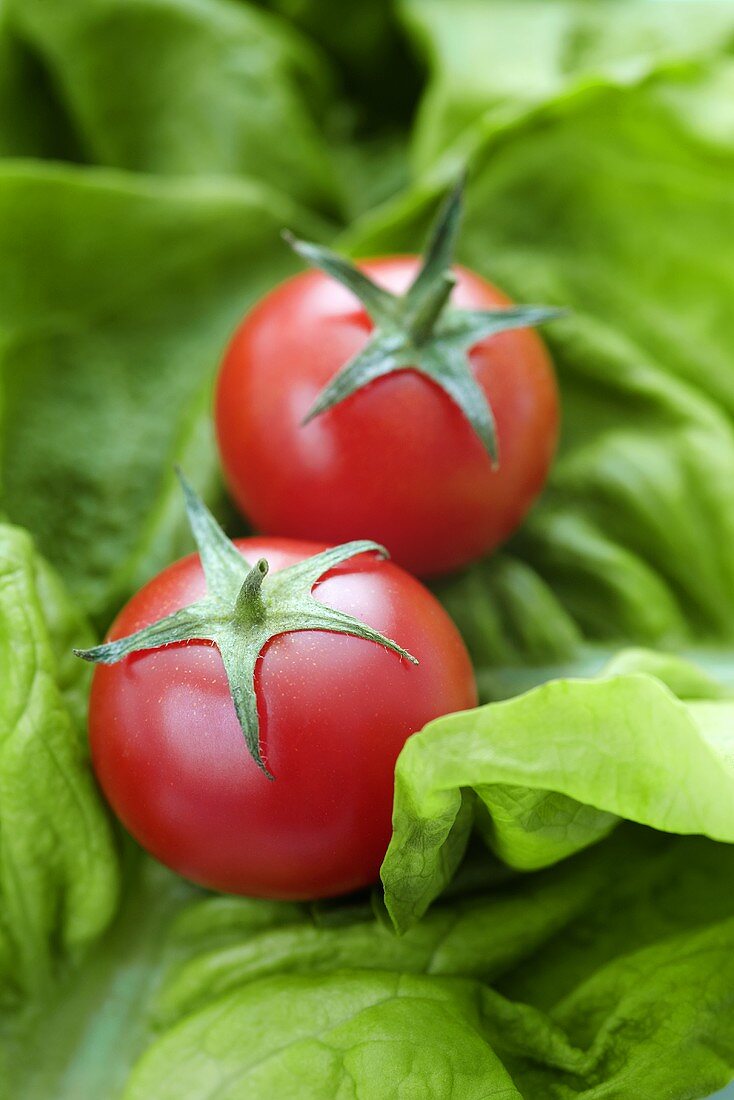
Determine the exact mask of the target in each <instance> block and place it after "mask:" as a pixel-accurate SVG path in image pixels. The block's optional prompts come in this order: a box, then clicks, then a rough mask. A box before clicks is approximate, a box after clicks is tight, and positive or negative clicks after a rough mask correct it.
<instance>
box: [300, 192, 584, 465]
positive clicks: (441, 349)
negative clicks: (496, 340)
mask: <svg viewBox="0 0 734 1100" xmlns="http://www.w3.org/2000/svg"><path fill="white" fill-rule="evenodd" d="M462 195H463V177H462V179H460V180H459V182H458V183H457V184H456V186H455V187H454V189H453V191H452V192H451V194H450V195H449V196H448V199H447V200H446V203H445V205H444V206H443V209H442V210H441V211H440V212H439V215H438V217H437V219H436V221H435V224H434V225H433V228H432V229H431V231H430V234H429V238H428V242H427V244H426V249H425V254H424V257H423V263H422V264H421V267H420V269H419V271H418V274H417V275H416V277H415V279H414V280H413V283H412V284H411V286H410V287H409V288H408V290H407V291H406V292H405V294H402V295H397V294H392V293H391V292H390V291H388V290H385V289H384V287H381V286H378V285H377V283H375V282H373V280H372V279H370V278H369V276H368V275H366V274H365V273H364V272H363V271H360V269H359V268H358V267H355V266H354V264H352V263H350V261H349V260H346V259H344V258H343V257H342V256H339V255H337V254H336V253H335V252H332V251H330V250H329V249H328V248H322V247H321V246H320V245H316V244H310V243H308V242H306V241H300V240H297V239H296V238H295V237H294V236H292V234H290V233H285V234H284V236H285V239H286V240H287V241H288V243H289V244H290V245H291V247H292V248H293V249H294V250H295V251H296V252H297V253H298V255H299V256H301V257H302V258H303V259H304V260H306V261H307V263H309V264H311V266H312V267H317V268H319V269H320V270H321V271H323V272H324V273H325V274H326V275H329V276H331V278H333V279H336V280H337V282H340V283H342V284H343V285H344V286H345V287H347V288H348V289H349V290H351V291H352V293H353V294H354V295H356V297H357V298H358V299H359V300H360V302H361V303H362V305H363V306H364V308H365V309H366V311H367V313H368V314H369V316H370V319H371V320H372V323H373V325H374V329H373V331H372V335H371V336H370V339H369V340H368V341H367V343H366V344H365V346H364V347H363V348H362V350H361V351H360V352H358V353H357V355H355V356H354V358H352V359H350V360H349V361H348V362H347V363H346V364H345V365H344V366H343V367H342V369H341V370H340V371H339V372H338V374H336V375H335V376H334V378H333V379H332V380H331V382H330V383H329V384H328V385H327V386H326V387H325V389H324V390H322V392H321V394H320V395H319V397H318V398H317V400H316V402H315V404H314V405H313V407H312V408H311V410H310V411H309V413H308V415H307V416H306V418H305V420H304V423H308V421H309V420H313V418H314V417H316V416H319V415H320V414H321V413H323V412H326V410H327V409H331V408H333V406H334V405H338V404H339V402H340V401H343V400H344V399H345V398H346V397H349V396H350V395H351V394H353V393H355V392H356V391H357V390H360V389H362V387H363V386H366V385H368V384H369V383H370V382H374V381H375V379H377V378H384V377H385V375H388V374H393V373H394V372H395V371H401V370H414V371H418V373H419V374H423V375H425V376H426V377H427V378H430V379H431V380H432V381H433V382H435V383H436V384H437V385H439V386H440V387H441V389H443V390H444V392H445V393H446V394H448V396H449V397H450V398H451V400H452V401H453V402H455V404H456V405H458V406H459V408H460V409H461V411H462V412H463V413H464V416H465V417H466V419H467V420H468V421H469V423H470V424H471V426H472V428H473V429H474V431H475V432H476V434H477V435H478V436H479V439H480V440H481V442H482V445H483V446H484V448H485V450H486V451H487V453H488V454H489V457H490V460H491V462H492V464H493V466H497V465H498V448H497V429H496V425H495V420H494V416H493V414H492V409H491V408H490V405H489V402H488V401H487V398H486V396H485V393H484V390H483V389H482V387H481V386H480V385H479V383H478V382H477V380H476V378H475V377H474V372H473V371H472V369H471V364H470V362H469V354H468V353H469V351H470V349H471V348H473V347H474V346H475V344H478V343H479V342H480V341H481V340H486V339H487V337H489V336H494V335H496V334H497V333H499V332H507V331H508V330H509V329H517V328H528V327H529V326H532V325H539V324H542V323H543V322H544V321H552V320H555V319H556V318H557V317H560V316H562V315H563V313H564V312H565V311H564V310H559V309H554V308H552V307H549V306H508V307H506V308H498V309H454V308H453V307H452V306H451V304H450V298H451V292H452V290H453V288H454V286H455V284H456V277H455V276H454V275H453V274H452V272H451V267H450V265H451V257H452V255H453V251H454V244H455V242H456V237H457V233H458V230H459V222H460V219H461V206H462Z"/></svg>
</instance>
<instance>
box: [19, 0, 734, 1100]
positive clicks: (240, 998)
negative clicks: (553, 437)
mask: <svg viewBox="0 0 734 1100" xmlns="http://www.w3.org/2000/svg"><path fill="white" fill-rule="evenodd" d="M733 43H734V4H732V3H729V2H725V0H680V2H673V0H659V2H655V3H652V2H647V0H583V2H582V0H578V2H572V0H452V3H450V4H449V3H447V2H443V0H396V2H392V0H352V2H351V3H350V4H349V5H348V18H347V17H346V6H345V5H344V4H343V3H339V2H337V0H270V2H269V3H263V4H260V5H256V4H247V3H244V2H240V0H43V2H42V0H0V158H1V160H0V509H1V510H2V516H3V519H4V520H5V521H6V522H4V523H3V524H2V525H1V526H0V657H1V658H2V660H1V662H0V667H1V668H2V672H3V691H2V700H1V702H0V1096H2V1097H5V1096H7V1097H8V1098H9V1100H72V1098H74V1100H77V1098H78V1097H80V1096H89V1097H92V1096H93V1097H104V1098H107V1097H109V1098H110V1100H138V1098H141V1097H146V1098H147V1097H150V1096H155V1097H160V1098H161V1100H165V1098H166V1097H168V1096H170V1097H171V1098H174V1097H175V1098H176V1100H204V1098H206V1097H213V1096H215V1095H216V1096H217V1097H219V1098H220V1100H222V1098H226V1100H234V1098H240V1097H242V1098H245V1097H246V1098H248V1100H249V1098H251V1097H252V1098H256V1097H258V1096H266V1095H267V1096H268V1097H272V1096H277V1097H279V1098H280V1097H283V1098H288V1097H290V1096H293V1097H299V1098H300V1097H313V1098H314V1100H316V1098H322V1097H323V1098H331V1097H339V1098H352V1097H359V1098H360V1100H364V1098H372V1097H374V1098H375V1100H377V1098H379V1100H382V1098H383V1097H391V1096H394V1097H401V1098H403V1100H404V1098H412V1097H416V1098H418V1097H421V1098H423V1097H436V1098H437V1100H443V1098H456V1100H464V1098H466V1100H472V1098H474V1097H477V1098H478V1097H482V1098H486V1097H501V1098H503V1100H509V1098H510V1097H513V1098H515V1097H521V1098H524V1100H540V1098H543V1100H545V1098H546V1097H557V1098H566V1097H572V1096H574V1097H577V1096H581V1097H585V1098H589V1100H591V1098H593V1100H602V1098H603V1100H638V1098H649V1100H663V1098H665V1100H685V1098H689V1100H690V1098H693V1097H702V1096H705V1095H707V1094H708V1093H709V1092H711V1091H712V1090H714V1089H716V1088H719V1087H722V1086H723V1085H725V1084H726V1082H727V1081H728V1080H729V1079H730V1078H731V1077H732V1076H734V1040H733V1039H732V1036H733V1035H734V994H732V989H734V974H733V973H732V959H733V958H734V950H733V948H734V931H733V929H734V893H732V886H731V884H732V882H734V876H733V874H732V872H733V871H734V867H732V858H733V857H732V852H733V851H734V849H732V847H730V844H731V842H732V841H734V820H732V813H731V806H732V794H733V793H734V774H733V773H732V760H733V759H734V742H733V737H734V734H732V729H733V728H734V720H733V719H732V702H731V698H730V695H729V694H728V689H729V688H731V687H732V686H734V552H733V551H732V546H734V320H733V319H732V311H731V308H730V303H731V301H732V298H734V244H733V243H732V241H733V237H732V232H731V230H732V228H734V198H733V197H732V196H733V195H734V187H733V186H732V184H734V106H733V104H734V95H733V94H732V93H734V58H733V57H732V44H733ZM461 164H467V165H468V168H469V182H468V188H467V202H466V216H465V223H464V229H463V234H462V238H461V244H460V259H461V260H462V261H464V262H465V263H467V264H469V265H470V266H472V267H474V268H476V269H477V270H478V271H480V272H482V273H483V274H485V275H486V276H488V277H489V278H491V279H493V280H496V281H497V282H498V283H499V284H501V285H502V286H504V287H505V288H506V289H507V290H508V291H509V292H510V293H512V294H513V295H515V296H516V297H517V298H518V299H519V300H522V301H530V300H540V301H546V302H549V303H558V304H560V305H564V306H570V307H571V309H572V312H571V313H570V315H569V316H568V317H567V318H566V319H565V320H564V321H563V322H561V323H558V324H557V325H555V326H553V328H552V329H549V331H548V339H549V342H550V344H551V348H552V352H553V355H554V359H555V362H556V365H557V370H558V376H559V382H560V386H561V393H562V400H563V411H564V424H563V433H562V440H561V448H560V453H559V458H558V462H557V464H556V467H555V470H554V472H553V475H552V478H551V482H550V484H549V487H548V490H547V492H546V493H545V495H544V497H543V499H542V501H541V502H540V504H539V505H538V506H537V508H536V509H535V510H534V512H533V513H532V515H531V517H530V518H529V521H528V522H527V524H526V525H525V527H524V528H523V530H522V532H520V533H519V534H518V535H517V536H516V537H515V538H514V539H513V541H512V542H511V544H510V545H509V546H508V547H507V548H506V549H505V550H503V551H502V553H501V554H499V555H497V556H495V557H494V558H492V559H491V560H488V561H486V562H481V563H478V564H477V565H476V566H474V567H472V568H471V569H469V570H467V571H466V572H465V573H464V574H462V575H461V576H458V577H453V578H449V579H447V580H445V581H443V582H442V583H441V584H440V585H439V586H437V590H438V592H439V594H440V596H441V598H442V599H443V600H444V602H445V604H446V606H447V607H448V609H449V610H450V612H451V613H452V614H453V615H454V617H455V619H456V620H457V622H458V623H459V625H460V627H461V629H462V631H463V633H464V635H465V638H466V640H467V643H468V645H469V647H470V650H471V652H472V656H473V658H474V661H475V665H476V669H477V676H478V680H479V684H480V689H481V694H482V697H483V699H484V700H486V701H490V700H503V699H507V700H508V701H507V702H500V703H492V704H490V705H488V706H486V707H484V708H481V709H480V710H478V711H476V712H473V713H472V714H470V715H465V716H462V715H460V716H454V717H451V718H447V719H444V720H440V721H438V722H436V723H434V724H432V726H430V727H428V729H427V730H426V731H424V732H423V733H421V734H419V735H417V736H416V737H415V738H414V739H412V740H411V742H410V743H409V745H408V747H407V749H406V751H405V752H404V754H403V756H402V757H401V760H400V762H399V765H398V772H397V785H396V811H395V836H394V840H393V844H392V846H391V849H390V852H389V853H388V857H387V860H386V863H385V866H384V868H383V880H384V886H385V896H384V901H383V899H382V896H381V895H380V897H376V898H374V899H372V900H370V899H364V898H360V899H352V900H349V901H347V902H345V903H341V904H337V905H328V906H311V907H308V906H301V907H296V906H283V905H278V904H268V903H265V902H252V901H248V900H244V899H231V898H223V897H206V896H204V895H203V894H202V893H201V892H200V891H197V890H195V889H194V888H193V887H190V886H188V885H187V884H185V883H183V882H182V881H181V880H179V879H177V878H176V877H175V876H173V875H170V874H169V873H167V872H165V871H163V870H162V869H161V868H159V867H157V866H156V865H154V864H153V863H152V862H151V861H149V860H147V859H146V858H145V857H143V856H142V855H141V854H140V853H139V852H138V851H137V850H136V849H135V848H134V846H133V845H131V843H130V842H129V841H128V840H126V839H125V838H122V837H120V836H119V834H118V833H117V832H116V831H115V829H114V827H112V826H111V825H110V822H109V820H108V818H107V816H106V812H105V810H104V808H103V806H102V803H101V801H100V799H99V797H98V795H97V793H96V789H95V787H94V784H93V782H92V779H91V776H90V772H89V768H88V762H87V758H86V742H85V736H84V711H85V706H86V689H87V679H86V673H85V671H84V668H82V667H81V666H78V665H77V664H75V663H74V662H73V660H72V659H71V658H70V656H69V652H70V647H71V645H72V644H80V643H84V642H85V641H86V640H87V638H88V637H91V635H92V634H93V633H95V632H96V633H99V632H100V631H102V630H103V629H104V628H105V627H106V625H107V623H108V622H109V619H110V617H111V615H112V614H113V613H114V611H115V610H116V609H117V608H118V607H119V606H120V605H121V603H122V602H123V601H124V600H125V599H126V598H127V596H128V595H129V594H130V593H131V592H132V591H133V590H134V589H135V588H136V587H137V586H138V585H139V584H140V583H141V582H142V581H144V580H145V579H146V578H148V577H149V576H151V575H152V574H153V573H154V572H155V571H156V570H157V569H159V568H160V567H161V566H162V565H164V564H165V563H167V562H168V561H170V560H171V558H172V557H174V556H176V555H177V554H179V553H181V552H182V551H184V550H185V549H188V548H189V541H188V536H187V534H186V532H185V530H184V525H183V517H182V510H181V507H180V504H179V501H178V498H177V495H176V491H175V486H174V481H173V473H172V467H173V465H174V463H175V462H180V463H181V464H182V465H183V466H184V467H185V468H186V470H187V473H188V474H189V476H190V477H191V478H192V480H193V481H194V483H195V484H196V486H197V488H198V489H199V490H200V491H201V492H202V493H203V494H204V496H205V497H206V499H207V500H208V502H209V503H210V504H211V505H212V506H214V507H217V508H219V509H220V511H221V512H222V514H223V515H224V516H227V517H228V518H229V519H230V521H231V524H232V525H233V529H235V528H236V526H237V524H238V523H239V522H240V521H238V520H237V519H236V518H235V517H234V516H233V514H232V513H231V511H230V510H229V507H228V505H227V503H226V501H225V500H224V498H223V494H222V490H221V485H220V481H219V475H218V470H217V462H216V455H215V451H214V447H213V441H212V432H211V423H210V415H209V399H210V389H211V383H212V379H213V377H214V374H215V372H216V367H217V363H218V360H219V357H220V356H221V352H222V350H223V348H224V346H225V344H226V341H227V338H228V336H229V334H230V333H231V331H232V329H233V327H234V326H235V324H236V323H237V321H238V319H239V318H240V317H241V315H242V314H243V312H244V311H245V310H246V309H247V308H248V306H249V305H250V304H251V303H252V302H253V301H254V300H255V299H256V298H257V297H258V296H259V295H260V294H261V293H263V291H265V290H266V289H267V288H268V287H270V286H272V285H273V284H274V283H276V282H277V281H278V280H279V279H281V278H282V277H283V276H285V275H287V274H289V273H290V272H292V271H293V270H294V262H293V259H292V257H291V256H290V254H289V252H288V250H287V249H286V248H285V247H284V246H283V244H282V242H281V240H280V230H281V229H282V228H283V227H284V226H289V227H291V228H292V229H294V230H295V231H297V232H298V233H299V234H302V235H304V236H310V237H313V238H315V239H319V240H325V241H331V242H336V243H338V244H339V245H340V246H341V247H344V248H345V249H347V250H349V251H351V252H352V253H353V254H356V255H359V254H366V253H374V252H376V251H380V250H386V251H392V250H405V249H407V250H410V249H415V248H417V247H418V246H419V245H420V243H421V239H422V236H423V234H424V232H425V229H426V226H427V224H428V222H429V220H430V217H431V215H432V213H433V211H434V210H435V207H436V204H437V203H438V202H439V201H440V198H441V196H442V194H443V193H444V191H445V188H446V186H447V184H448V183H449V182H450V181H451V180H452V179H453V177H454V175H455V172H456V169H457V167H458V166H459V165H461ZM90 622H91V624H92V625H91V626H90V625H89V623H90ZM629 645H634V646H637V647H639V646H645V647H648V649H647V650H644V651H643V650H640V649H636V650H633V651H628V652H627V653H626V654H624V655H622V656H620V657H618V658H617V659H616V660H615V661H614V662H613V663H612V664H611V665H606V666H605V662H606V661H607V659H608V657H610V656H611V655H612V654H613V653H615V652H616V651H617V650H618V649H619V648H620V647H622V646H629ZM651 647H653V648H654V649H655V652H652V648H651ZM684 657H688V658H693V659H694V660H695V661H696V666H693V665H690V664H688V663H687V662H686V661H685V660H683V658H684ZM603 668H604V671H603V672H602V673H601V675H599V673H600V671H601V670H602V669H603ZM697 668H698V669H699V670H700V669H703V670H705V671H697ZM707 673H708V674H707ZM578 675H582V676H590V677H591V679H589V680H587V681H580V680H577V679H573V678H571V679H568V677H575V676H578ZM559 677H561V679H559ZM548 681H550V682H548ZM535 685H541V686H540V687H538V688H537V690H535V691H533V692H531V693H530V694H529V695H525V696H519V697H518V693H519V692H521V691H522V690H524V689H525V688H529V687H534V686H535ZM623 819H626V821H625V820H623ZM675 834H701V835H688V836H686V835H675ZM419 918H420V919H419ZM392 922H394V923H395V924H396V925H397V926H398V927H400V928H401V929H404V934H403V935H402V936H400V937H398V936H396V934H395V932H394V928H393V923H392ZM105 929H106V931H105Z"/></svg>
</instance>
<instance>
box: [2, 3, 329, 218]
mask: <svg viewBox="0 0 734 1100" xmlns="http://www.w3.org/2000/svg"><path fill="white" fill-rule="evenodd" d="M6 3H7V5H8V23H9V27H10V28H11V31H12V34H13V35H14V37H15V38H16V40H17V41H18V42H19V43H20V44H21V45H22V46H23V47H25V49H26V50H27V51H28V52H31V53H32V54H33V56H34V57H35V58H36V59H38V61H40V62H41V64H42V65H43V68H44V71H45V72H46V73H47V76H48V82H49V84H50V85H51V86H52V87H53V88H54V89H55V90H56V97H57V102H58V103H59V105H60V107H61V109H62V111H63V113H64V115H65V116H66V119H67V124H68V129H69V130H70V131H71V132H72V134H74V135H75V136H76V139H77V144H78V148H79V150H80V159H82V160H84V161H88V162H90V163H92V164H101V165H106V166H109V167H113V168H125V169H131V170H133V171H143V172H152V173H156V174H165V175H192V176H206V175H222V176H231V177H235V178H236V177H240V178H241V177H249V178H253V179H257V180H261V181H263V182H266V183H268V184H270V185H272V186H273V187H274V188H276V189H278V190H280V191H282V192H283V193H285V194H289V195H291V196H293V197H294V198H295V199H297V200H299V201H300V202H302V203H304V204H306V205H309V206H313V207H315V208H320V209H325V210H331V211H334V210H335V209H337V208H338V205H339V197H338V192H337V190H336V188H335V176H334V173H333V170H332V168H331V165H330V160H329V155H328V152H327V147H326V143H325V141H324V139H323V137H322V136H321V135H320V133H319V126H318V116H319V114H320V113H323V110H324V107H325V104H326V103H327V102H328V98H329V91H330V81H329V73H328V69H327V68H326V66H325V64H324V62H323V60H322V59H321V58H320V57H319V56H318V54H317V53H316V52H315V51H314V50H312V49H311V47H310V46H309V45H308V43H307V42H305V41H304V40H302V39H300V38H299V37H298V35H297V34H296V33H295V32H293V31H292V30H291V29H290V28H289V27H287V25H285V24H283V23H279V22H276V21H275V20H274V19H271V18H270V17H269V16H268V15H266V14H264V13H261V12H257V11H256V10H254V9H253V8H251V7H249V6H248V5H246V4H231V3H226V2H224V0H206V2H202V0H197V2H195V3H191V2H185V0H136V2H133V3H130V2H128V0H91V2H90V0H51V2H50V3H46V2H45V0H41V2H36V0H6ZM15 103H16V99H15V97H14V100H13V105H12V106H13V108H15ZM274 134H276V135H277V140H272V136H273V135H274Z"/></svg>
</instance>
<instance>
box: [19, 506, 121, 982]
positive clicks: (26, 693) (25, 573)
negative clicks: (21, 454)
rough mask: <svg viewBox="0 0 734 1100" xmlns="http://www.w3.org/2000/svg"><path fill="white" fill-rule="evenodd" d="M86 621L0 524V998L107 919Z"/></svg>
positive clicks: (108, 866)
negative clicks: (74, 654) (75, 648)
mask: <svg viewBox="0 0 734 1100" xmlns="http://www.w3.org/2000/svg"><path fill="white" fill-rule="evenodd" d="M72 638H73V639H74V640H77V641H78V640H79V639H82V640H84V639H90V634H89V628H88V627H87V625H86V624H85V623H84V620H83V619H82V618H81V616H80V615H79V613H78V612H77V611H76V609H75V608H74V605H73V604H72V603H71V602H70V601H69V598H68V596H67V595H66V593H65V592H64V591H63V589H62V587H61V585H60V584H59V581H58V579H57V578H56V577H55V576H53V575H52V574H51V572H50V570H49V568H48V566H47V565H46V564H45V563H44V562H43V561H42V559H40V558H39V557H38V555H37V554H36V552H35V549H34V547H33V543H32V541H31V539H30V538H29V537H28V535H27V534H26V533H25V532H23V531H20V530H18V529H17V528H14V527H9V526H7V525H5V524H3V525H0V667H2V669H3V690H2V693H0V1001H4V1002H6V1003H8V1002H9V1003H14V1002H16V1001H17V999H18V998H19V997H20V996H24V997H30V996H35V997H40V996H42V995H43V994H44V993H45V992H46V991H47V989H48V987H49V985H50V983H51V981H52V979H53V978H54V977H56V976H57V975H58V970H59V965H60V961H61V960H62V959H63V958H64V957H65V956H76V955H78V954H79V953H80V952H81V951H82V949H83V948H84V947H85V946H86V945H87V944H88V943H89V942H90V941H91V940H92V939H94V938H95V937H96V936H97V935H98V934H99V933H100V932H101V931H102V930H103V928H104V927H105V925H106V924H107V923H108V922H109V920H110V918H111V916H112V914H113V912H114V909H115V905H116V902H117V890H118V867H117V857H116V854H115V849H114V846H113V843H112V837H111V834H110V829H109V826H108V822H107V817H106V814H105V811H104V810H103V808H102V805H101V802H100V800H99V797H98V795H97V792H96V789H95V787H94V783H93V780H92V777H91V773H90V771H89V767H88V763H87V743H86V736H85V723H84V717H85V714H84V712H85V710H86V694H87V686H88V680H89V677H88V674H87V672H86V671H85V669H83V668H80V667H79V662H78V661H76V662H75V661H73V660H72V658H71V654H70V649H69V646H70V642H71V640H72Z"/></svg>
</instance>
